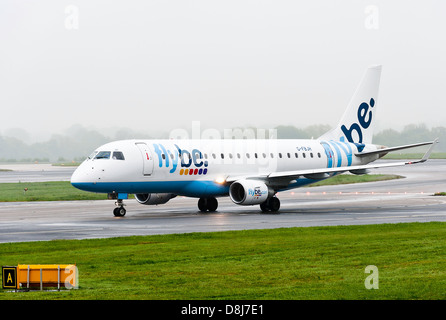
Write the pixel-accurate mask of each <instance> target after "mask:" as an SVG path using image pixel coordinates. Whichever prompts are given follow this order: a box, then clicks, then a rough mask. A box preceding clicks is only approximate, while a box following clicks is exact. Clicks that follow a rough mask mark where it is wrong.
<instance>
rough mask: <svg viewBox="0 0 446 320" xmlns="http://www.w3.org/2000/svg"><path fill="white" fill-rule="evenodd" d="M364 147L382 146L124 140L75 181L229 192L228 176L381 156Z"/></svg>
mask: <svg viewBox="0 0 446 320" xmlns="http://www.w3.org/2000/svg"><path fill="white" fill-rule="evenodd" d="M358 148H360V149H361V150H359V151H362V150H363V149H368V150H370V149H376V147H375V146H374V145H367V146H365V145H363V144H354V143H345V142H340V141H328V142H324V141H319V140H275V139H271V140H268V139H266V140H124V141H116V142H112V143H108V144H105V145H103V146H101V147H99V148H98V149H97V150H96V151H95V152H94V153H93V155H92V156H90V157H89V158H88V159H87V160H85V161H84V162H83V163H82V164H81V165H80V166H79V168H78V169H77V170H76V171H75V173H74V174H73V176H72V179H71V182H72V184H73V185H74V186H75V187H77V188H79V189H82V190H86V191H93V192H104V193H172V194H175V195H184V196H190V197H203V196H224V195H227V194H228V189H229V187H228V186H227V185H225V184H224V183H223V182H224V181H225V180H226V179H227V178H228V177H231V178H232V179H233V180H234V179H235V178H240V179H243V178H244V177H248V178H249V176H253V175H255V176H259V177H262V176H264V177H267V176H268V174H270V173H272V172H275V173H277V172H286V171H292V170H307V169H320V168H336V167H341V166H342V167H348V166H354V165H360V164H365V163H368V162H371V161H373V160H376V158H377V157H372V158H370V157H369V158H364V157H362V158H359V157H356V156H355V153H357V152H358ZM325 178H326V177H325ZM321 179H322V178H321ZM316 180H319V179H318V178H317V177H312V178H310V179H309V178H307V177H301V178H299V179H292V180H287V179H284V180H283V181H280V183H278V184H276V185H272V186H271V187H272V188H273V189H274V190H275V191H276V192H277V191H280V190H284V189H289V188H295V187H299V186H302V185H306V184H309V183H313V182H315V181H316Z"/></svg>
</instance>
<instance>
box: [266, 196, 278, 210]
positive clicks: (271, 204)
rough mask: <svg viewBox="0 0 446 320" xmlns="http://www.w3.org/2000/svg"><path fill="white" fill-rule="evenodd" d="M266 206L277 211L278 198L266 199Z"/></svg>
mask: <svg viewBox="0 0 446 320" xmlns="http://www.w3.org/2000/svg"><path fill="white" fill-rule="evenodd" d="M268 207H269V209H270V210H271V212H277V211H279V209H280V200H279V199H278V198H276V197H272V198H270V199H269V200H268Z"/></svg>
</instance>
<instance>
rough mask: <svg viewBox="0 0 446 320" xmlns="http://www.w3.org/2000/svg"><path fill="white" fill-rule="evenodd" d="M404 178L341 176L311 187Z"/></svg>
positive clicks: (393, 176) (388, 175) (385, 175)
mask: <svg viewBox="0 0 446 320" xmlns="http://www.w3.org/2000/svg"><path fill="white" fill-rule="evenodd" d="M402 178H404V177H403V176H399V175H396V174H364V175H359V176H358V175H353V174H341V175H338V176H334V177H333V178H330V179H327V180H323V181H319V182H316V183H313V184H311V185H310V186H311V187H319V186H330V185H338V184H350V183H364V182H376V181H386V180H393V179H402Z"/></svg>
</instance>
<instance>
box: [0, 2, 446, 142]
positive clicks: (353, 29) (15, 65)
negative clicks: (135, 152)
mask: <svg viewBox="0 0 446 320" xmlns="http://www.w3.org/2000/svg"><path fill="white" fill-rule="evenodd" d="M445 17H446V1H442V0H437V1H434V0H430V1H372V0H370V1H358V0H351V1H332V0H324V1H294V0H288V1H285V0H270V1H263V0H250V1H247V0H197V1H187V0H177V1H169V0H157V1H154V0H132V1H122V0H121V1H110V0H103V1H97V0H71V1H65V0H53V1H49V0H40V1H32V0H28V1H25V0H2V1H1V2H0V108H1V117H0V134H5V133H8V132H13V130H11V129H12V128H22V129H25V130H27V131H28V132H29V133H30V134H31V135H32V136H33V137H39V136H44V135H45V134H50V133H57V132H64V130H66V129H68V128H69V127H70V126H72V125H74V124H80V125H82V126H85V127H87V128H94V129H99V130H101V129H104V130H105V129H110V128H121V127H126V128H132V129H134V130H135V131H139V132H154V131H157V130H163V131H168V130H169V129H173V128H189V127H190V126H191V123H192V121H200V123H201V127H202V128H217V129H223V128H233V127H235V126H248V125H251V126H260V127H264V128H272V127H275V126H277V125H295V126H298V127H306V126H308V125H311V124H329V125H336V124H337V122H338V120H339V118H340V117H341V115H342V113H343V111H344V108H345V107H346V105H347V103H348V102H349V100H350V98H351V96H352V94H353V93H354V91H355V89H356V86H357V84H358V83H359V81H360V79H361V77H362V75H363V73H364V71H365V69H366V68H367V67H368V66H370V65H374V64H382V65H383V72H382V76H381V87H380V95H379V98H378V106H379V111H378V118H379V119H378V121H379V122H378V129H385V128H390V127H393V128H395V129H401V128H402V127H403V126H404V125H405V124H410V123H416V124H418V123H425V124H427V125H428V126H446V112H445V108H446V103H445V98H444V97H445V94H446V42H445V33H446V19H445Z"/></svg>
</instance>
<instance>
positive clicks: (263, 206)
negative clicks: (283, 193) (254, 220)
mask: <svg viewBox="0 0 446 320" xmlns="http://www.w3.org/2000/svg"><path fill="white" fill-rule="evenodd" d="M260 209H261V210H262V212H268V211H269V208H268V201H265V202H262V203H261V204H260Z"/></svg>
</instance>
